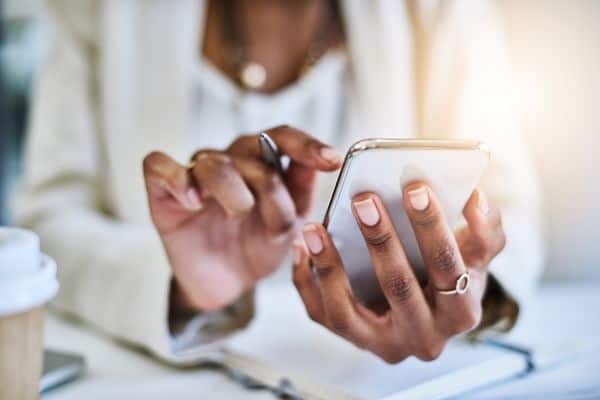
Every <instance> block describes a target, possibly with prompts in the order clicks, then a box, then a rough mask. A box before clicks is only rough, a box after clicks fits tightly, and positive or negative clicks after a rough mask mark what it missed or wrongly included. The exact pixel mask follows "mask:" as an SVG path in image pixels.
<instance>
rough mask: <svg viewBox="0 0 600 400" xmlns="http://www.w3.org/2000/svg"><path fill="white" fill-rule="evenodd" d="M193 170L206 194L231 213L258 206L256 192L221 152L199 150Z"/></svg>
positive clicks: (245, 211) (203, 192) (239, 214)
mask: <svg viewBox="0 0 600 400" xmlns="http://www.w3.org/2000/svg"><path fill="white" fill-rule="evenodd" d="M193 161H194V163H195V165H194V166H193V168H192V170H191V172H192V177H193V179H194V180H195V182H196V184H197V186H198V187H200V188H201V190H202V194H203V197H206V198H212V199H214V200H215V201H216V202H217V203H218V204H219V205H220V206H221V207H222V208H223V209H224V210H225V212H226V213H227V215H229V216H231V217H238V216H241V215H244V214H247V213H248V212H250V211H251V210H252V208H253V207H254V204H255V202H254V196H253V195H252V192H251V191H250V189H249V188H248V186H247V185H246V183H245V182H244V180H243V179H242V177H241V176H240V174H239V172H238V171H237V170H236V168H235V167H234V165H233V162H232V160H231V158H230V157H229V156H228V155H226V154H224V153H220V152H216V151H206V152H200V153H197V154H196V155H195V156H194V159H193Z"/></svg>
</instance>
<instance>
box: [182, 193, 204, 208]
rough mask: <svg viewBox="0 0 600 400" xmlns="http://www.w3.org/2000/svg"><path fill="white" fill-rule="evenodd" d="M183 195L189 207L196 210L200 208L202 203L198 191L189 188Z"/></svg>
mask: <svg viewBox="0 0 600 400" xmlns="http://www.w3.org/2000/svg"><path fill="white" fill-rule="evenodd" d="M185 197H186V199H187V203H188V207H189V208H190V209H192V210H198V209H200V208H202V203H200V198H199V197H198V192H196V189H194V188H189V189H188V190H187V192H186V193H185Z"/></svg>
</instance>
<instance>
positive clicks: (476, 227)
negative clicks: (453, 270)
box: [457, 189, 506, 268]
mask: <svg viewBox="0 0 600 400" xmlns="http://www.w3.org/2000/svg"><path fill="white" fill-rule="evenodd" d="M463 215H464V216H465V219H466V220H467V224H468V226H467V228H466V229H464V230H463V231H461V232H460V233H459V234H458V235H457V239H458V244H459V248H460V251H461V254H462V256H463V259H464V261H465V263H466V265H468V266H469V267H475V268H484V267H486V266H487V265H488V264H489V263H490V261H491V260H492V259H493V258H494V257H496V255H498V253H500V252H501V251H502V249H503V248H504V246H505V244H506V236H505V234H504V230H503V229H502V220H501V216H500V211H499V210H498V209H497V208H495V207H490V205H489V203H488V201H487V198H486V196H485V194H484V193H483V192H482V191H481V190H480V189H476V190H475V191H474V192H473V194H472V195H471V197H470V198H469V201H468V202H467V204H466V205H465V208H464V210H463Z"/></svg>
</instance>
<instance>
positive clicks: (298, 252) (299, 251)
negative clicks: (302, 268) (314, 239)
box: [293, 239, 304, 265]
mask: <svg viewBox="0 0 600 400" xmlns="http://www.w3.org/2000/svg"><path fill="white" fill-rule="evenodd" d="M293 248H294V264H295V265H298V264H300V262H301V261H302V256H303V255H304V243H302V241H300V239H296V240H294V245H293Z"/></svg>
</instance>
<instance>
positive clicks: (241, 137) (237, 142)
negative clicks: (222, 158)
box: [229, 135, 251, 150]
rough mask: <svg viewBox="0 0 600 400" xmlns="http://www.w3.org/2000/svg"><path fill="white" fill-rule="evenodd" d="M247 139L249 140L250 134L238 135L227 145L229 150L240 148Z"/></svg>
mask: <svg viewBox="0 0 600 400" xmlns="http://www.w3.org/2000/svg"><path fill="white" fill-rule="evenodd" d="M248 140H251V137H250V135H239V136H238V137H237V138H235V140H234V141H233V142H231V144H230V145H229V150H235V149H237V148H240V147H241V146H243V145H244V144H245V143H248Z"/></svg>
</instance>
